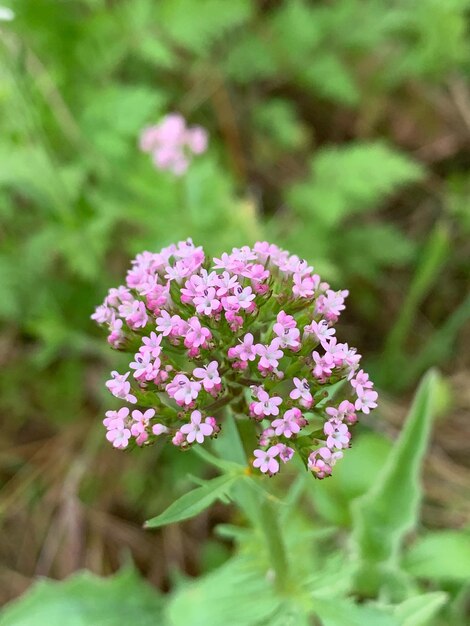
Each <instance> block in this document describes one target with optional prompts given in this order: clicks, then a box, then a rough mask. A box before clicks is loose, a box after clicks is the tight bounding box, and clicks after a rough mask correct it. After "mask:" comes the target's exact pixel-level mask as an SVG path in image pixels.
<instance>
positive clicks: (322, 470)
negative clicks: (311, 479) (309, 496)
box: [308, 447, 343, 478]
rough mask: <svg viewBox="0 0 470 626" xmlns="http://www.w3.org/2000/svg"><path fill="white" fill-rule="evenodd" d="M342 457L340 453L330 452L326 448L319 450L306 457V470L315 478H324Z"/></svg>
mask: <svg viewBox="0 0 470 626" xmlns="http://www.w3.org/2000/svg"><path fill="white" fill-rule="evenodd" d="M342 456H343V453H342V452H341V451H337V452H332V451H331V450H330V449H329V448H326V447H322V448H319V449H318V450H315V451H314V452H312V453H311V454H310V456H309V457H308V469H309V470H310V471H311V472H313V473H314V475H315V477H316V478H326V477H327V476H330V475H331V471H332V468H333V466H334V465H335V463H336V461H337V460H338V459H340V458H341V457H342Z"/></svg>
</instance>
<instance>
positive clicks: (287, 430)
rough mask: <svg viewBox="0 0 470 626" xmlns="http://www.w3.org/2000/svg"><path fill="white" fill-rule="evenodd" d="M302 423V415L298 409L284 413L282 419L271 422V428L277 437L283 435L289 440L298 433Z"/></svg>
mask: <svg viewBox="0 0 470 626" xmlns="http://www.w3.org/2000/svg"><path fill="white" fill-rule="evenodd" d="M301 423H302V413H301V412H300V411H299V409H297V408H294V409H289V410H288V411H286V412H285V413H284V417H282V418H278V419H275V420H273V422H272V427H273V428H274V432H275V433H276V435H277V436H278V437H279V436H280V435H283V436H284V437H287V438H288V439H290V438H291V437H292V436H293V435H297V433H299V432H300V428H301V426H300V425H301Z"/></svg>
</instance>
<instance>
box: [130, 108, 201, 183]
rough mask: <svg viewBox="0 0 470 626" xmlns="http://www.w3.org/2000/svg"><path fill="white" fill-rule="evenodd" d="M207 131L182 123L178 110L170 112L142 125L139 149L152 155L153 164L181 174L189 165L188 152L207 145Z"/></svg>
mask: <svg viewBox="0 0 470 626" xmlns="http://www.w3.org/2000/svg"><path fill="white" fill-rule="evenodd" d="M207 143H208V138H207V132H206V130H205V129H204V128H202V127H201V126H191V127H189V128H188V126H186V121H185V119H184V117H183V116H182V115H180V114H179V113H170V114H169V115H166V116H165V117H164V118H163V119H162V121H161V122H160V123H159V124H157V125H155V126H149V127H147V128H144V130H143V131H142V133H141V135H140V142H139V145H140V149H141V150H142V151H143V152H148V153H149V154H151V155H152V160H153V163H154V165H155V167H156V168H157V169H159V170H168V171H170V172H172V173H173V174H175V175H176V176H181V175H182V174H184V173H185V172H186V170H187V169H188V167H189V163H190V159H191V155H194V154H202V153H203V152H205V151H206V149H207Z"/></svg>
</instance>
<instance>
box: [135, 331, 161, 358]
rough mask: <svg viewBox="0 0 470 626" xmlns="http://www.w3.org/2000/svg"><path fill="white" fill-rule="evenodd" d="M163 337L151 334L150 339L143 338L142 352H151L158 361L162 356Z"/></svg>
mask: <svg viewBox="0 0 470 626" xmlns="http://www.w3.org/2000/svg"><path fill="white" fill-rule="evenodd" d="M161 342H162V336H161V335H157V334H156V333H150V337H142V343H143V344H144V345H143V346H142V347H141V348H140V350H139V351H140V352H142V353H145V352H149V353H150V355H151V356H152V357H153V358H154V359H156V358H158V357H159V356H160V353H161V351H162V347H161V345H160V344H161Z"/></svg>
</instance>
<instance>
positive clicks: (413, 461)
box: [352, 370, 437, 594]
mask: <svg viewBox="0 0 470 626" xmlns="http://www.w3.org/2000/svg"><path fill="white" fill-rule="evenodd" d="M436 383H437V374H436V372H434V371H432V370H431V371H430V372H428V374H427V375H426V376H425V377H424V379H423V381H422V382H421V384H420V386H419V388H418V391H417V392H416V396H415V399H414V401H413V405H412V407H411V410H410V412H409V414H408V417H407V419H406V422H405V424H404V426H403V429H402V431H401V433H400V436H399V438H398V440H397V442H396V443H395V447H394V448H393V449H392V452H391V453H390V455H389V456H388V458H387V460H386V462H385V465H384V467H383V469H382V471H381V472H380V473H379V475H378V476H377V477H376V480H375V482H374V485H373V486H372V488H371V489H370V490H369V491H368V492H367V493H366V494H365V495H363V496H361V497H360V498H358V499H357V500H356V501H355V502H354V503H353V505H352V515H353V535H352V542H353V552H354V554H355V556H356V558H357V559H358V570H357V576H356V586H357V588H358V589H359V590H360V591H361V592H362V593H366V594H375V593H377V592H378V590H379V588H380V586H381V584H382V583H384V581H385V580H386V578H387V572H389V573H390V572H391V571H392V570H398V567H399V552H400V548H401V545H402V542H403V539H404V537H405V535H406V533H407V532H409V531H410V530H411V529H412V528H413V527H414V526H415V525H416V522H417V519H418V513H419V504H420V500H421V484H420V478H419V476H420V470H421V463H422V461H423V458H424V454H425V452H426V447H427V444H428V440H429V435H430V431H431V422H432V418H433V415H434V395H435V394H434V392H435V387H436ZM392 578H393V577H392ZM394 578H395V579H396V580H398V576H397V575H396V572H395V575H394Z"/></svg>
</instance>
